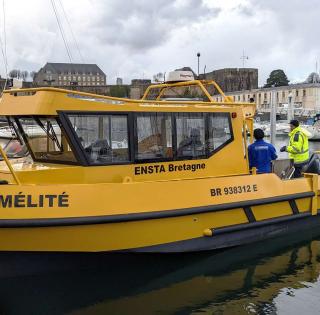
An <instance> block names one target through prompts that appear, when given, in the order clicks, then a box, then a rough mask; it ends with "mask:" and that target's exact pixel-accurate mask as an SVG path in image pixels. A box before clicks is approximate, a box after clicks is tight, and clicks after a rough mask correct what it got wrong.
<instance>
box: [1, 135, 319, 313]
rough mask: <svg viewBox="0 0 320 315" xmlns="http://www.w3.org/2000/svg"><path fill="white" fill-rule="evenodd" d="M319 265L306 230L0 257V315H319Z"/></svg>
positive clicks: (315, 234) (314, 234)
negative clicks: (200, 244)
mask: <svg viewBox="0 0 320 315" xmlns="http://www.w3.org/2000/svg"><path fill="white" fill-rule="evenodd" d="M287 140H288V139H287V137H286V136H283V137H277V143H276V147H277V151H278V152H279V148H280V147H281V146H282V145H285V144H286V143H287ZM310 149H311V151H314V150H320V142H311V143H310ZM280 157H285V153H281V154H280ZM319 261H320V230H310V229H308V228H307V229H306V231H305V232H304V233H299V235H296V234H291V235H287V236H286V237H282V238H275V239H270V240H267V241H264V242H258V243H254V244H251V245H246V246H241V247H236V248H232V249H228V250H225V251H221V252H217V253H210V252H206V253H189V254H167V255H152V254H149V255H146V254H140V255H139V254H138V255H133V254H60V255H58V254H55V255H51V254H41V253H40V254H37V253H28V254H21V253H0V280H1V281H0V301H1V302H0V314H24V315H25V314H47V315H49V314H74V315H76V314H77V315H80V314H81V315H82V314H83V315H85V314H90V315H92V314H110V315H127V314H139V315H140V314H141V315H144V314H146V315H149V314H150V315H152V314H179V315H182V314H193V315H200V314H228V315H229V314H231V315H233V314H288V315H289V314H290V315H292V314H297V315H298V314H299V315H300V314H319V312H320V311H319V310H320V299H319V296H320V264H319Z"/></svg>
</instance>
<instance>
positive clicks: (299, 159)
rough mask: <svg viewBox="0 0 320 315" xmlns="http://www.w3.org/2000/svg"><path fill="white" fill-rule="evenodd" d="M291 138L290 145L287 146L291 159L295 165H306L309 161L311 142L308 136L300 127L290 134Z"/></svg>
mask: <svg viewBox="0 0 320 315" xmlns="http://www.w3.org/2000/svg"><path fill="white" fill-rule="evenodd" d="M289 137H290V140H289V145H288V146H287V152H289V158H290V159H293V161H294V164H303V163H306V162H307V161H308V160H309V142H308V137H307V135H306V134H305V133H304V132H303V130H302V129H301V127H300V126H298V127H296V128H294V129H293V130H292V131H291V132H290V133H289Z"/></svg>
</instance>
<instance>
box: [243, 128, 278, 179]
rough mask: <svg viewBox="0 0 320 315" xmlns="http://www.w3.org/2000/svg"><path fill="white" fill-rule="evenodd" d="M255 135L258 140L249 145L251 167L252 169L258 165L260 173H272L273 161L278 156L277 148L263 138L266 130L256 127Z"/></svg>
mask: <svg viewBox="0 0 320 315" xmlns="http://www.w3.org/2000/svg"><path fill="white" fill-rule="evenodd" d="M253 136H254V138H255V139H256V141H255V142H254V143H252V144H250V145H249V147H248V153H249V167H250V169H251V168H252V167H256V169H257V172H258V173H270V172H271V161H272V160H275V159H276V158H277V157H278V156H277V154H276V149H275V147H274V146H273V145H272V144H271V143H267V142H265V141H264V140H263V138H264V132H263V130H262V129H260V128H257V129H255V130H254V131H253Z"/></svg>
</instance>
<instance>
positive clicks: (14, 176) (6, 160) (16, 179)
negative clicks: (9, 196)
mask: <svg viewBox="0 0 320 315" xmlns="http://www.w3.org/2000/svg"><path fill="white" fill-rule="evenodd" d="M0 154H1V156H2V157H3V159H4V161H5V162H6V164H7V166H8V169H9V171H10V173H11V175H12V176H13V178H14V180H15V181H16V183H17V185H21V182H20V180H19V178H18V176H17V174H16V173H15V171H14V169H13V167H12V165H11V163H10V161H9V159H8V157H7V155H6V153H5V152H4V150H3V149H2V146H1V145H0Z"/></svg>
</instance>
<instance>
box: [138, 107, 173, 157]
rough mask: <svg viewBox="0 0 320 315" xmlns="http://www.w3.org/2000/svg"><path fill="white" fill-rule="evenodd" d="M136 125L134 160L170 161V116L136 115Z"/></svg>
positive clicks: (156, 114) (159, 114) (160, 114)
mask: <svg viewBox="0 0 320 315" xmlns="http://www.w3.org/2000/svg"><path fill="white" fill-rule="evenodd" d="M135 124H136V128H135V129H136V143H135V148H136V149H135V159H136V160H154V159H168V158H169V159H171V158H172V157H173V151H172V128H171V125H172V124H171V114H164V113H155V114H153V113H152V114H151V113H148V114H137V115H136V119H135Z"/></svg>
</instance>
